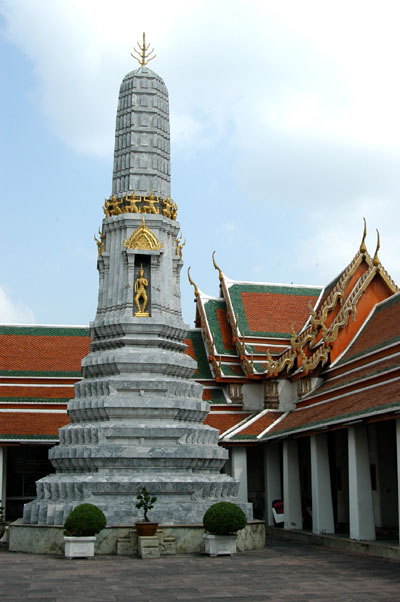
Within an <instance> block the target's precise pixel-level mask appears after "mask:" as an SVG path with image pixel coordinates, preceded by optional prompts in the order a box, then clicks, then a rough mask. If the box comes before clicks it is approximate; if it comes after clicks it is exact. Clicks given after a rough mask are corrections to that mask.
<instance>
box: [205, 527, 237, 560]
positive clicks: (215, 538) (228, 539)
mask: <svg viewBox="0 0 400 602" xmlns="http://www.w3.org/2000/svg"><path fill="white" fill-rule="evenodd" d="M203 538H204V552H205V554H208V555H209V556H223V555H229V556H232V554H236V541H237V534H236V533H233V534H232V535H212V534H211V533H204V535H203Z"/></svg>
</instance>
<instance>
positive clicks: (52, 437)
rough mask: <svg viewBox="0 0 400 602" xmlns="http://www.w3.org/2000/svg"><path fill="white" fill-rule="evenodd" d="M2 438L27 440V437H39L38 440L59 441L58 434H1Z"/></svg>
mask: <svg viewBox="0 0 400 602" xmlns="http://www.w3.org/2000/svg"><path fill="white" fill-rule="evenodd" d="M2 439H7V440H10V439H12V440H18V439H21V440H23V441H25V440H26V439H37V440H38V441H58V440H59V437H58V435H0V441H1V440H2Z"/></svg>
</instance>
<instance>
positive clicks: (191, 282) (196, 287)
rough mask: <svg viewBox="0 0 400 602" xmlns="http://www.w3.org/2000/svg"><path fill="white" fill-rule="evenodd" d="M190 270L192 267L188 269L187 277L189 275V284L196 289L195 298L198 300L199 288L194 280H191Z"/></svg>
mask: <svg viewBox="0 0 400 602" xmlns="http://www.w3.org/2000/svg"><path fill="white" fill-rule="evenodd" d="M190 268H191V266H189V267H188V269H187V275H188V278H189V282H190V284H191V285H192V286H193V288H194V296H195V297H196V299H197V297H198V296H199V288H198V286H197V284H195V283H194V282H193V280H192V279H191V277H190Z"/></svg>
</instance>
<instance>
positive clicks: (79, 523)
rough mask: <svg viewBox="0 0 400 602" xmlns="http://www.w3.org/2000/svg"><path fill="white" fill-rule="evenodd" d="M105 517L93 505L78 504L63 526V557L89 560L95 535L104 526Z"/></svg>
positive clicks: (92, 554) (92, 551)
mask: <svg viewBox="0 0 400 602" xmlns="http://www.w3.org/2000/svg"><path fill="white" fill-rule="evenodd" d="M106 523H107V521H106V517H105V516H104V514H103V512H102V511H101V510H100V508H97V506H94V505H93V504H80V505H79V506H77V507H76V508H75V509H74V510H73V511H72V512H71V513H70V514H69V516H68V517H67V520H66V521H65V524H64V528H65V531H64V542H65V556H66V557H67V558H91V557H92V556H94V544H95V541H96V535H97V533H100V531H101V530H102V529H104V527H105V526H106Z"/></svg>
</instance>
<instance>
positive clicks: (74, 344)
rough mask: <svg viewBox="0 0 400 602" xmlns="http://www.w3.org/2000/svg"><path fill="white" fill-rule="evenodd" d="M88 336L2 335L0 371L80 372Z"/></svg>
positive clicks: (87, 347) (0, 339) (0, 340)
mask: <svg viewBox="0 0 400 602" xmlns="http://www.w3.org/2000/svg"><path fill="white" fill-rule="evenodd" d="M89 344H90V338H89V337H88V336H40V335H37V336H27V335H13V334H11V335H4V334H3V335H0V371H1V373H4V372H5V371H12V372H13V373H15V372H19V371H20V372H31V371H32V372H73V373H79V372H80V369H81V361H82V358H83V357H84V356H85V355H87V353H88V352H89Z"/></svg>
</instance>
